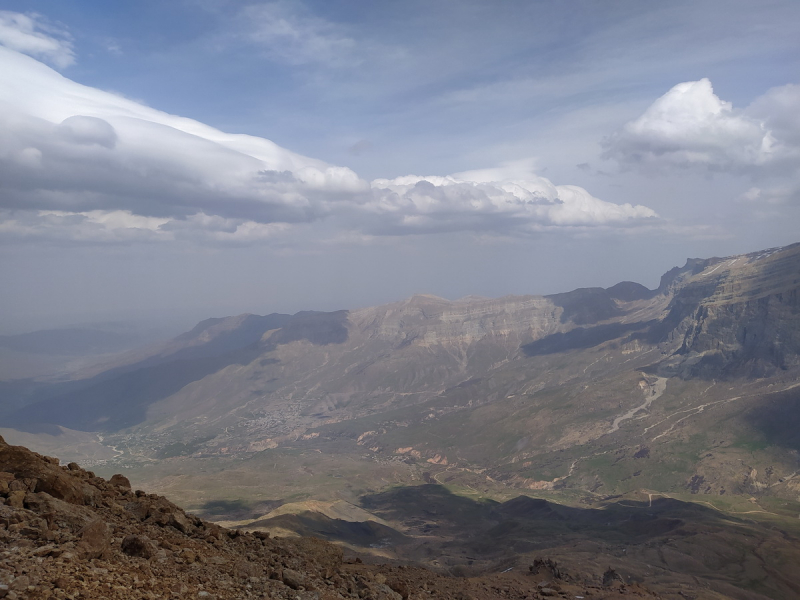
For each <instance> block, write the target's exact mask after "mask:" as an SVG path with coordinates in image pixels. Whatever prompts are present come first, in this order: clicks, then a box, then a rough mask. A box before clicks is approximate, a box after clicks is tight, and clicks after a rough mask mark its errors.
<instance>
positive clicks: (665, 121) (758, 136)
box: [604, 79, 800, 174]
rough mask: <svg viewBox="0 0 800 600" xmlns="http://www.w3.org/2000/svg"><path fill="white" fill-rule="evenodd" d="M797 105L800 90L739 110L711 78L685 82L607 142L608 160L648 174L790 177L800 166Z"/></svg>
mask: <svg viewBox="0 0 800 600" xmlns="http://www.w3.org/2000/svg"><path fill="white" fill-rule="evenodd" d="M798 100H800V92H799V91H798V86H784V87H782V88H774V89H773V90H770V91H769V92H767V94H765V95H764V96H762V97H761V98H759V99H757V100H756V101H755V102H754V103H753V104H752V105H751V106H749V107H748V108H746V109H744V110H737V109H735V108H734V107H733V105H732V104H731V103H730V102H726V101H723V100H721V99H720V98H719V97H718V96H717V95H716V94H715V93H714V90H713V89H712V87H711V82H710V81H709V80H708V79H701V80H700V81H690V82H686V83H680V84H678V85H676V86H675V87H673V88H672V89H671V90H669V91H668V92H667V93H666V94H664V95H663V96H661V97H660V98H659V99H657V100H656V101H655V102H654V103H653V104H652V105H651V106H650V107H649V108H648V109H647V110H646V111H645V112H644V114H642V115H641V116H640V117H639V118H638V119H636V120H634V121H631V122H629V123H627V124H626V125H624V126H623V128H622V129H621V130H620V131H618V132H617V133H615V134H614V135H612V136H611V137H609V138H607V139H606V140H605V141H604V145H605V157H606V158H614V159H617V160H618V161H620V162H622V163H633V164H638V165H640V166H642V167H643V168H645V169H647V168H664V167H699V168H703V169H708V170H712V171H734V170H736V171H740V172H741V171H747V172H750V173H752V174H758V173H777V172H783V173H786V172H787V171H791V170H794V169H796V168H797V166H798V165H799V164H800V161H798V159H799V158H800V152H798V150H800V118H799V117H798V116H797V113H798V111H797V107H798Z"/></svg>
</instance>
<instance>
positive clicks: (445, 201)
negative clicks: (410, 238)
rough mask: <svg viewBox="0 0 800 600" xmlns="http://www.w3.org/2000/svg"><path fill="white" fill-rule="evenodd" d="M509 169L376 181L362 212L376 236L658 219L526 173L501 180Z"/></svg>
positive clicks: (536, 228) (639, 208)
mask: <svg viewBox="0 0 800 600" xmlns="http://www.w3.org/2000/svg"><path fill="white" fill-rule="evenodd" d="M507 171H508V169H504V168H499V169H487V170H480V171H470V172H464V173H458V174H456V175H450V176H446V177H437V176H429V177H417V176H414V175H409V176H406V177H398V178H396V179H391V180H388V179H377V180H375V181H373V182H372V187H373V190H374V191H375V193H374V196H373V199H372V201H371V202H370V203H369V204H368V205H367V206H366V207H365V208H364V210H365V212H368V213H371V214H372V215H373V216H374V217H375V219H374V221H373V223H372V227H374V228H376V230H377V231H379V232H381V233H389V234H403V233H430V232H443V231H462V230H469V231H479V232H483V231H503V232H508V233H523V234H524V233H534V232H537V231H542V230H546V229H553V228H561V229H564V228H586V227H598V226H615V227H625V226H628V225H633V224H637V223H641V222H642V220H652V219H655V218H656V217H657V216H658V215H657V214H656V213H655V211H653V210H651V209H650V208H647V207H645V206H641V205H637V206H631V205H630V204H613V203H611V202H605V201H603V200H600V199H598V198H595V197H594V196H592V195H591V194H589V192H587V191H586V190H585V189H583V188H581V187H578V186H575V185H559V186H557V185H554V184H553V183H552V182H551V181H550V180H548V179H545V178H544V177H539V176H536V175H534V174H533V173H528V174H527V176H526V177H525V178H514V179H511V178H505V177H503V174H504V172H507Z"/></svg>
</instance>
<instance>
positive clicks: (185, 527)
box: [167, 510, 194, 533]
mask: <svg viewBox="0 0 800 600" xmlns="http://www.w3.org/2000/svg"><path fill="white" fill-rule="evenodd" d="M167 524H168V525H172V526H173V527H174V528H175V529H177V530H178V531H180V532H181V533H191V532H192V530H193V529H194V525H192V523H191V521H189V519H188V518H186V515H184V514H183V513H182V512H181V511H179V510H176V511H174V512H173V513H171V514H170V515H169V521H168V522H167Z"/></svg>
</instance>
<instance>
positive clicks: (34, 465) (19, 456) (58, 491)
mask: <svg viewBox="0 0 800 600" xmlns="http://www.w3.org/2000/svg"><path fill="white" fill-rule="evenodd" d="M0 471H5V472H8V473H12V474H13V475H14V476H15V477H16V479H30V480H36V482H35V484H34V486H35V487H34V489H31V490H30V491H32V492H47V493H48V494H50V495H51V496H53V497H55V498H59V499H61V500H65V501H66V502H69V503H71V504H87V503H91V502H92V500H93V497H94V496H95V494H96V491H92V490H86V489H84V486H83V484H82V483H81V482H80V481H78V480H77V479H75V478H74V477H70V476H69V474H68V473H66V472H64V471H63V470H62V469H61V468H60V467H58V466H56V465H53V464H51V463H48V462H46V461H45V460H44V459H43V457H41V456H40V455H38V454H36V453H35V452H31V451H30V450H28V449H27V448H23V447H22V446H9V445H8V444H5V443H2V444H0Z"/></svg>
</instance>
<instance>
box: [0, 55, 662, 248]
mask: <svg viewBox="0 0 800 600" xmlns="http://www.w3.org/2000/svg"><path fill="white" fill-rule="evenodd" d="M0 131H2V135H1V136H0V231H2V233H3V235H4V238H5V239H41V238H51V239H54V240H58V241H69V240H73V241H81V242H99V243H106V242H126V243H131V242H153V241H158V240H166V241H171V240H182V239H185V240H202V241H203V242H209V241H211V242H223V243H227V242H243V243H255V242H264V241H265V240H274V239H276V238H279V237H281V236H283V237H284V239H286V236H287V232H289V231H290V230H291V228H292V227H297V226H301V225H302V224H311V225H312V226H313V224H314V223H316V222H319V221H323V220H329V221H331V222H332V223H334V224H335V226H336V227H338V228H340V229H343V230H346V231H361V232H364V233H368V234H372V235H404V234H429V233H437V232H446V231H473V232H486V233H494V234H501V235H528V234H531V233H535V232H537V231H541V230H544V229H564V228H587V227H598V226H599V227H622V226H624V227H628V226H631V225H636V224H639V223H642V222H643V221H644V222H646V221H648V220H651V219H652V218H653V217H655V216H656V215H655V213H654V212H653V211H652V210H650V209H649V208H646V207H643V206H631V205H630V204H623V205H618V204H613V203H610V202H605V201H603V200H599V199H597V198H595V197H593V196H592V195H591V194H589V193H588V192H587V191H586V190H584V189H583V188H579V187H576V186H556V185H553V184H552V183H551V182H550V181H548V180H547V179H544V178H542V177H538V176H536V175H534V174H533V173H529V172H526V173H522V174H520V173H516V174H514V176H511V175H510V174H509V173H507V172H502V169H500V170H497V169H494V170H487V171H473V172H470V173H461V174H456V175H452V176H447V177H415V176H408V177H401V178H397V179H393V180H376V181H373V182H372V183H369V182H367V181H364V180H362V179H361V178H359V177H358V175H357V174H356V173H354V172H353V171H352V170H350V169H348V168H346V167H340V166H334V165H330V164H327V163H325V162H324V161H321V160H317V159H314V158H309V157H306V156H301V155H299V154H296V153H294V152H291V151H289V150H287V149H285V148H281V147H280V146H278V145H276V144H274V143H273V142H271V141H269V140H266V139H263V138H258V137H253V136H248V135H235V134H228V133H224V132H222V131H219V130H217V129H214V128H213V127H209V126H207V125H204V124H203V123H200V122H198V121H194V120H191V119H186V118H182V117H178V116H175V115H170V114H167V113H164V112H161V111H158V110H155V109H153V108H150V107H147V106H144V105H142V104H140V103H138V102H134V101H132V100H128V99H126V98H122V97H120V96H117V95H114V94H111V93H108V92H104V91H101V90H97V89H94V88H91V87H87V86H83V85H80V84H78V83H75V82H73V81H71V80H69V79H67V78H65V77H63V76H62V75H60V74H59V73H57V72H56V71H54V70H53V69H51V68H50V67H48V66H46V65H44V64H42V63H41V62H38V61H37V60H35V59H33V58H31V57H29V56H25V55H23V54H20V53H18V52H15V51H13V50H11V49H9V48H4V47H2V46H0Z"/></svg>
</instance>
